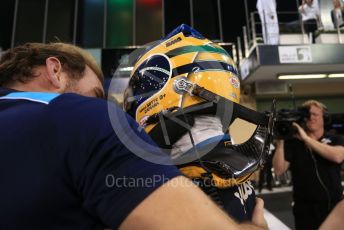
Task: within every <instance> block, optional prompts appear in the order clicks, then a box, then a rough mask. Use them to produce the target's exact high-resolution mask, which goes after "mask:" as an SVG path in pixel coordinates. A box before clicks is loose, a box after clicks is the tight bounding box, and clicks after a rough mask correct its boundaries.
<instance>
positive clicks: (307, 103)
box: [302, 100, 327, 113]
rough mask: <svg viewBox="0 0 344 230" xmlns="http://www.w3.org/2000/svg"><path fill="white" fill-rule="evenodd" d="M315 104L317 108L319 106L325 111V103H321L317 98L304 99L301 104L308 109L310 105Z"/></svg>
mask: <svg viewBox="0 0 344 230" xmlns="http://www.w3.org/2000/svg"><path fill="white" fill-rule="evenodd" d="M312 105H313V106H316V107H318V108H320V109H321V110H322V111H323V113H325V112H327V107H326V105H324V104H323V103H321V102H320V101H317V100H308V101H305V102H304V103H303V104H302V107H305V108H308V109H310V107H311V106H312Z"/></svg>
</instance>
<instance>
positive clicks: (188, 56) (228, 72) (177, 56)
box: [124, 32, 240, 133]
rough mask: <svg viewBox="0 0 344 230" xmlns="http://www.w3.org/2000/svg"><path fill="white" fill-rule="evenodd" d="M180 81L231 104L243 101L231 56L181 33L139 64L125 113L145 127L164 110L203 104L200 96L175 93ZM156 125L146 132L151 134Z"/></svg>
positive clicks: (145, 56)
mask: <svg viewBox="0 0 344 230" xmlns="http://www.w3.org/2000/svg"><path fill="white" fill-rule="evenodd" d="M181 77H185V78H186V79H188V81H190V82H192V83H194V84H197V85H198V86H201V87H204V88H205V89H206V90H208V91H211V92H213V93H215V94H217V95H219V96H222V97H224V98H226V99H228V100H231V101H234V102H237V103H238V102H239V100H240V82H239V79H238V76H237V69H236V66H235V63H234V62H233V60H232V58H231V57H230V56H229V54H228V53H227V52H226V51H225V50H224V49H223V48H222V47H220V46H219V45H217V44H215V43H213V42H211V41H209V40H208V39H204V38H202V39H201V38H197V37H193V36H185V34H184V33H183V32H180V33H177V34H175V35H174V36H172V37H170V38H169V39H167V40H164V41H162V42H161V43H160V44H158V45H156V46H155V47H153V48H152V49H150V50H149V51H148V52H146V53H145V54H144V55H142V56H141V57H140V58H139V60H138V61H137V62H136V64H135V66H134V68H133V70H132V73H131V79H130V81H129V88H130V90H131V94H130V95H129V96H128V95H127V98H125V99H124V100H125V101H124V104H125V105H124V106H125V109H126V110H127V111H128V112H131V115H132V116H134V118H135V119H136V121H137V122H138V123H140V124H141V125H144V123H145V120H146V119H147V118H148V117H149V116H151V115H153V114H157V113H159V112H161V111H162V110H165V109H168V108H171V107H183V108H187V107H189V106H194V105H197V104H200V103H202V102H204V100H203V99H201V98H199V97H197V96H194V95H191V94H188V93H186V94H179V93H177V92H176V91H175V90H174V87H173V84H174V82H175V80H176V79H179V78H181ZM125 97H126V96H125ZM129 97H131V99H130V98H129ZM128 104H130V106H128ZM155 125H156V124H150V125H147V126H145V127H144V128H145V130H146V132H148V133H149V132H150V131H151V130H152V128H153V127H154V126H155Z"/></svg>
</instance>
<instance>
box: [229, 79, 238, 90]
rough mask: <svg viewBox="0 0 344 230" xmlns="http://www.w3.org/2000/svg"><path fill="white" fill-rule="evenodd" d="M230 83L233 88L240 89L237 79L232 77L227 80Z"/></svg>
mask: <svg viewBox="0 0 344 230" xmlns="http://www.w3.org/2000/svg"><path fill="white" fill-rule="evenodd" d="M229 81H230V83H231V84H232V85H233V86H234V88H236V89H238V88H239V87H240V81H239V79H238V77H236V76H233V77H231V78H230V79H229Z"/></svg>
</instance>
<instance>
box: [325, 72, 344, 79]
mask: <svg viewBox="0 0 344 230" xmlns="http://www.w3.org/2000/svg"><path fill="white" fill-rule="evenodd" d="M328 77H329V78H337V77H338V78H339V77H344V73H331V74H329V75H328Z"/></svg>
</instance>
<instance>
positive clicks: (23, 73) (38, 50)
mask: <svg viewBox="0 0 344 230" xmlns="http://www.w3.org/2000/svg"><path fill="white" fill-rule="evenodd" d="M49 57H55V58H57V59H59V61H60V62H61V64H62V69H63V71H66V72H67V73H68V75H69V76H70V77H71V78H72V79H76V80H78V79H81V78H82V77H83V75H84V72H85V68H86V65H87V66H89V67H90V68H91V69H92V70H93V71H94V73H95V74H96V75H97V76H98V78H99V79H100V80H101V81H103V78H104V77H103V73H102V71H101V68H100V66H99V65H98V63H97V61H96V60H95V58H94V57H93V56H92V55H91V54H90V53H88V52H87V51H86V50H83V49H81V48H80V47H77V46H75V45H72V44H67V43H62V42H55V43H49V44H44V43H25V44H23V45H19V46H17V47H14V48H11V49H9V50H7V51H5V52H4V53H3V55H2V56H1V58H0V86H3V85H6V84H9V83H12V82H16V81H20V82H28V81H30V79H32V78H33V77H34V74H33V71H34V69H35V68H36V67H38V66H42V65H45V61H46V59H47V58H49Z"/></svg>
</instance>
